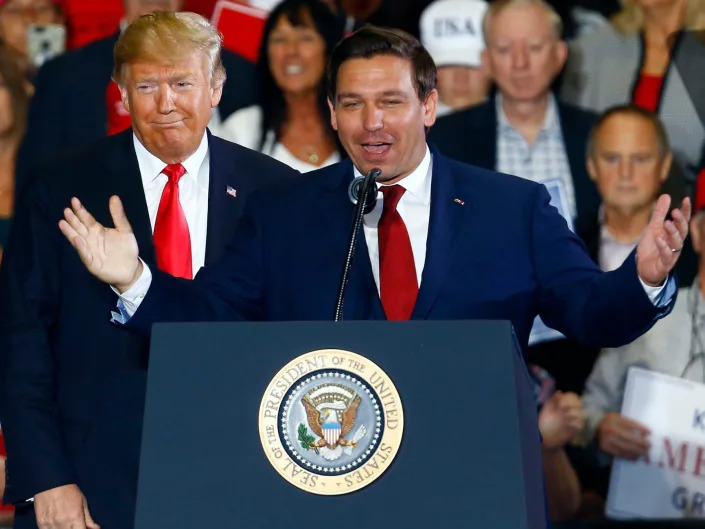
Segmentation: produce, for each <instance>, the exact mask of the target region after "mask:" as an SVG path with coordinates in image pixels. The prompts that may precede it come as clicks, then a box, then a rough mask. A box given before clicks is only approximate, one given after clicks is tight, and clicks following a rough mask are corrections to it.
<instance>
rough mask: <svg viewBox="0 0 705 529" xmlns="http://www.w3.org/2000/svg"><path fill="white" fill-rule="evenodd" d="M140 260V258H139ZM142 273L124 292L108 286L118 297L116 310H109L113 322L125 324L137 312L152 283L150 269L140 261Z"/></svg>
mask: <svg viewBox="0 0 705 529" xmlns="http://www.w3.org/2000/svg"><path fill="white" fill-rule="evenodd" d="M140 261H142V259H140ZM142 265H143V266H142V274H140V277H139V278H137V281H135V284H134V285H132V286H131V287H130V288H129V289H127V290H126V291H125V292H123V293H122V294H120V292H119V291H118V290H117V289H116V288H115V287H112V286H111V287H110V288H112V289H113V292H115V293H116V294H117V295H118V297H119V298H120V299H118V302H117V309H118V312H115V311H113V312H111V315H112V320H111V321H113V322H114V323H120V324H125V323H127V321H128V320H129V319H130V318H132V316H133V315H134V314H135V312H137V309H138V308H139V307H140V304H141V303H142V300H143V299H144V297H145V296H146V295H147V291H148V290H149V287H150V286H151V285H152V271H151V270H150V269H149V266H147V263H145V262H144V261H142Z"/></svg>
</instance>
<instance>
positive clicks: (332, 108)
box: [327, 98, 338, 130]
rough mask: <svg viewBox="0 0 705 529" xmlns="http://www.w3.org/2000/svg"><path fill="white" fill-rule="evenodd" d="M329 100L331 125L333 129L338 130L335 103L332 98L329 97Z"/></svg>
mask: <svg viewBox="0 0 705 529" xmlns="http://www.w3.org/2000/svg"><path fill="white" fill-rule="evenodd" d="M327 101H328V108H329V109H330V126H331V127H333V130H338V118H337V117H336V115H335V105H333V102H332V101H331V100H330V98H328V99H327Z"/></svg>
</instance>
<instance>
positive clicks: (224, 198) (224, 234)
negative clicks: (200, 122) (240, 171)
mask: <svg viewBox="0 0 705 529" xmlns="http://www.w3.org/2000/svg"><path fill="white" fill-rule="evenodd" d="M207 133H208V155H209V157H210V160H209V164H210V168H209V169H210V170H209V173H210V174H209V184H208V228H207V230H206V259H205V264H206V265H209V264H212V263H213V261H215V260H217V258H218V257H219V256H220V255H221V254H222V250H223V249H224V248H225V246H226V245H227V244H228V242H229V241H228V238H229V237H230V234H231V233H232V229H231V227H232V226H233V225H235V223H236V222H237V219H238V217H239V215H240V213H241V208H239V207H233V200H239V199H238V198H237V196H235V197H233V196H231V195H229V194H228V193H227V192H226V191H227V189H228V184H229V183H230V184H232V186H233V187H232V189H233V192H234V193H237V188H236V187H235V185H234V183H235V181H236V178H235V168H236V167H237V165H238V164H237V160H236V159H233V157H232V156H230V157H229V159H227V158H226V156H225V155H224V153H223V150H222V149H221V148H219V146H218V144H217V142H216V141H214V139H213V136H212V135H211V133H210V131H207Z"/></svg>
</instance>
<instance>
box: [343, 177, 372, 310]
mask: <svg viewBox="0 0 705 529" xmlns="http://www.w3.org/2000/svg"><path fill="white" fill-rule="evenodd" d="M381 174H382V170H381V169H379V168H377V167H375V168H374V169H372V170H371V171H370V172H369V173H367V175H365V178H364V180H363V181H362V185H361V186H360V187H359V190H360V192H359V195H358V196H357V205H356V207H355V214H354V216H353V223H352V228H351V230H350V238H349V243H348V253H347V255H346V256H345V263H344V265H343V275H342V276H341V278H340V286H339V287H338V299H337V301H336V304H335V315H334V320H333V321H342V320H343V303H344V302H345V291H346V290H347V286H348V281H349V279H350V269H351V268H352V263H353V258H354V257H355V249H356V248H357V235H358V232H359V231H360V226H361V225H362V216H363V215H364V214H365V208H366V206H367V200H368V198H369V197H368V195H369V191H370V186H374V187H375V188H376V186H375V183H374V182H375V180H377V178H378V177H379V176H380V175H381Z"/></svg>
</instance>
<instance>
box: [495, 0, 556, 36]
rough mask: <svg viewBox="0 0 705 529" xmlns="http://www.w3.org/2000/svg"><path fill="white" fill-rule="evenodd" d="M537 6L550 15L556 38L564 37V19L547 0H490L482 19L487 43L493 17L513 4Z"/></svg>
mask: <svg viewBox="0 0 705 529" xmlns="http://www.w3.org/2000/svg"><path fill="white" fill-rule="evenodd" d="M524 5H526V6H537V7H540V8H541V9H543V10H544V11H545V12H546V14H547V15H548V21H549V23H550V25H551V32H552V33H553V36H554V37H555V38H556V40H561V39H562V38H563V20H561V17H560V15H559V14H558V13H557V12H556V10H555V9H553V6H552V5H551V4H549V3H547V2H546V1H545V0H495V1H494V2H490V5H489V7H488V8H487V12H486V13H485V16H484V18H483V19H482V34H483V36H484V39H485V44H486V45H487V44H488V43H489V34H490V32H489V28H490V25H491V24H492V19H493V18H494V17H496V16H497V15H499V14H500V13H501V12H502V11H504V10H505V9H507V8H510V7H513V6H524Z"/></svg>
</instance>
